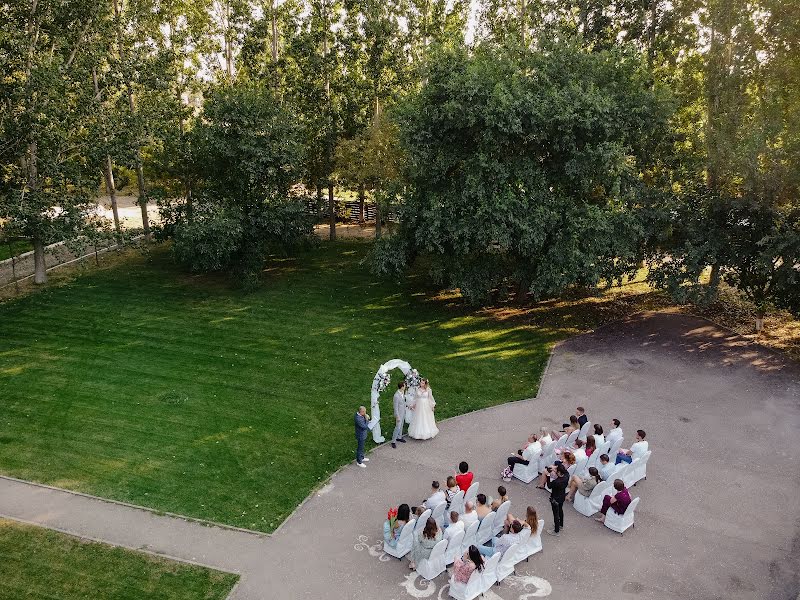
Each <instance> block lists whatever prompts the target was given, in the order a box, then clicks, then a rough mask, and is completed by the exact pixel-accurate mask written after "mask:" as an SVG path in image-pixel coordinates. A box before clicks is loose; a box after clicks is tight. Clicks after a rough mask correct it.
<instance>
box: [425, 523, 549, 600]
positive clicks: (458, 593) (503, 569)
mask: <svg viewBox="0 0 800 600" xmlns="http://www.w3.org/2000/svg"><path fill="white" fill-rule="evenodd" d="M489 516H490V515H487V516H486V517H484V520H486V519H487V518H488V517H489ZM543 529H544V520H542V519H540V520H539V527H538V528H537V529H536V533H535V534H533V535H531V530H530V529H528V528H525V529H523V530H522V532H520V534H519V541H517V542H516V543H515V544H513V545H512V546H511V547H510V548H509V549H508V550H506V551H505V552H504V553H503V554H500V553H499V552H496V553H495V554H493V555H492V556H491V557H490V558H489V559H488V560H487V561H485V563H484V567H483V569H482V570H480V571H479V570H478V569H475V571H473V572H472V575H470V578H469V581H467V583H463V582H460V581H456V579H455V576H453V575H451V576H450V589H449V594H450V596H452V597H453V598H456V599H457V600H472V599H473V598H476V597H477V596H479V595H481V594H483V593H485V592H487V591H489V590H490V589H491V587H492V586H493V585H494V584H495V583H499V582H501V581H503V579H505V578H506V577H508V576H509V575H511V574H512V573H514V570H515V567H516V565H517V564H519V563H521V562H522V561H523V560H528V557H530V556H532V555H533V554H536V553H537V552H541V550H542V530H543ZM439 543H440V544H441V542H439ZM437 545H438V544H437ZM435 551H436V548H434V552H435ZM431 556H433V553H431ZM417 571H419V567H418V568H417Z"/></svg>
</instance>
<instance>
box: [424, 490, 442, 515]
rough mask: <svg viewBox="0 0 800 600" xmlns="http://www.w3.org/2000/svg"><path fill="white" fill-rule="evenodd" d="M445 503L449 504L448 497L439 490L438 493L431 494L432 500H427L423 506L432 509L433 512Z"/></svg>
mask: <svg viewBox="0 0 800 600" xmlns="http://www.w3.org/2000/svg"><path fill="white" fill-rule="evenodd" d="M443 502H447V497H446V496H445V495H444V492H443V491H442V490H439V491H438V492H434V493H433V494H431V496H430V498H428V499H427V500H425V502H423V504H424V505H425V508H430V509H431V510H433V509H434V508H436V507H437V506H439V505H440V504H442V503H443Z"/></svg>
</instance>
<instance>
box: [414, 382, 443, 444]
mask: <svg viewBox="0 0 800 600" xmlns="http://www.w3.org/2000/svg"><path fill="white" fill-rule="evenodd" d="M435 406H436V401H435V400H434V399H433V392H432V391H431V388H430V386H429V385H428V380H427V379H423V380H422V382H421V383H420V386H419V388H417V393H416V398H415V400H414V406H413V409H414V416H413V417H412V418H411V425H409V427H408V435H409V436H411V437H412V438H414V439H416V440H429V439H431V438H432V437H435V436H436V434H437V433H439V428H438V427H436V419H435V417H434V416H433V408H434V407H435Z"/></svg>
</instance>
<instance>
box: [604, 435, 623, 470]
mask: <svg viewBox="0 0 800 600" xmlns="http://www.w3.org/2000/svg"><path fill="white" fill-rule="evenodd" d="M622 442H623V438H619V439H616V440H614V441H613V442H611V446H610V447H609V449H608V452H606V453H605V454H608V460H609V461H610V462H611V463H612V464H613V463H615V462H616V461H617V454H619V449H620V448H622Z"/></svg>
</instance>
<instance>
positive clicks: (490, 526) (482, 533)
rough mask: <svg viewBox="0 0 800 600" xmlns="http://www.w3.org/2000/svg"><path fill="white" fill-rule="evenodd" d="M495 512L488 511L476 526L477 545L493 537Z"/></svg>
mask: <svg viewBox="0 0 800 600" xmlns="http://www.w3.org/2000/svg"><path fill="white" fill-rule="evenodd" d="M496 516H497V513H493V512H490V513H489V514H488V515H486V516H485V517H483V520H482V521H481V524H480V527H478V537H477V539H476V543H477V544H478V545H481V544H485V543H486V542H488V541H489V540H490V539H492V538H493V537H494V521H495V517H496Z"/></svg>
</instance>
